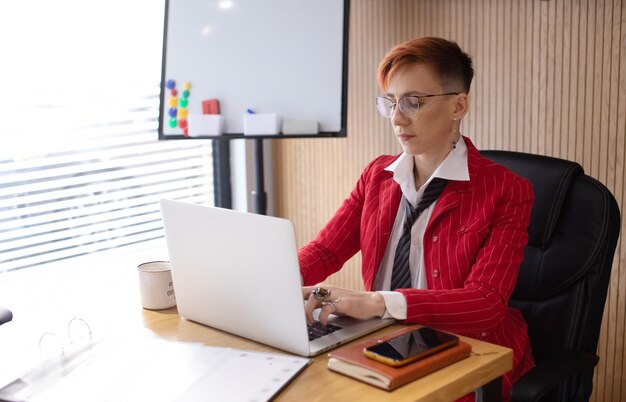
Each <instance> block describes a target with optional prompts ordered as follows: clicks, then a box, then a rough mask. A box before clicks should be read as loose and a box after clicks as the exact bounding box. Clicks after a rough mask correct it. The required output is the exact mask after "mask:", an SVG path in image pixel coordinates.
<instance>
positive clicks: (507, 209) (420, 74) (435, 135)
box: [299, 38, 534, 399]
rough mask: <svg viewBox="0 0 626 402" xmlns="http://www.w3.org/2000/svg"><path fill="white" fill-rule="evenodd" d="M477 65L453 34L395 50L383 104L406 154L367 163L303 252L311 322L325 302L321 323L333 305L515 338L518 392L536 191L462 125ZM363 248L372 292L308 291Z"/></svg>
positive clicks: (352, 312) (510, 379)
mask: <svg viewBox="0 0 626 402" xmlns="http://www.w3.org/2000/svg"><path fill="white" fill-rule="evenodd" d="M473 74H474V72H473V67H472V60H471V58H470V57H469V56H468V55H467V54H465V53H464V52H463V51H462V50H461V49H460V48H459V47H458V45H457V44H456V43H454V42H449V41H447V40H444V39H440V38H419V39H415V40H411V41H408V42H405V43H402V44H400V45H398V46H396V47H394V48H393V49H391V50H390V51H389V53H388V54H387V55H386V56H385V57H384V58H383V60H382V61H381V63H380V66H379V77H378V79H379V85H380V87H381V89H382V90H383V92H384V95H382V96H379V97H377V99H376V104H377V107H378V110H379V112H380V113H381V115H382V116H383V117H385V118H389V119H390V120H391V126H392V128H393V132H394V134H395V136H396V138H397V139H398V142H399V143H400V145H401V147H402V150H403V152H402V154H400V155H396V156H389V155H383V156H380V157H378V158H377V159H375V160H373V161H372V162H371V163H370V164H369V165H368V166H367V167H366V168H365V170H364V171H363V173H362V174H361V177H360V179H359V181H358V182H357V184H356V187H355V188H354V190H352V192H351V194H350V196H349V197H348V198H347V199H346V200H345V201H344V202H343V204H342V205H341V207H340V208H339V210H338V211H337V212H336V214H335V215H334V216H333V217H332V219H331V220H330V221H329V222H328V223H327V224H326V226H325V227H324V228H323V229H322V230H321V231H320V233H319V234H318V235H317V236H316V238H315V239H314V240H313V241H311V242H310V243H309V244H307V245H306V246H304V247H303V248H302V249H301V250H300V251H299V260H300V266H301V273H302V277H303V282H304V285H305V287H304V288H303V294H304V298H305V299H307V303H306V313H307V320H308V321H309V322H312V321H313V317H312V312H313V310H315V309H318V308H321V311H320V317H319V319H320V321H321V322H322V324H326V323H327V319H328V315H329V314H331V313H334V314H342V315H348V316H353V317H356V318H369V317H393V318H396V319H398V320H402V322H403V323H407V324H412V323H417V324H422V325H426V326H431V327H434V328H438V329H441V330H445V331H449V332H453V333H456V334H460V335H465V336H468V337H472V338H476V339H481V340H484V341H487V342H492V343H496V344H499V345H503V346H507V347H509V348H511V349H513V351H514V362H513V370H512V371H510V372H508V373H507V374H506V375H505V376H504V379H503V395H504V396H505V398H506V399H508V395H509V393H510V390H511V385H512V384H513V383H514V382H515V381H516V380H517V379H518V378H520V377H521V376H522V375H523V374H524V373H525V372H526V371H528V370H529V369H530V368H532V367H533V365H534V362H533V359H532V355H531V350H530V343H529V339H528V334H527V327H526V323H525V321H524V318H523V317H522V315H521V313H520V312H519V311H518V310H516V309H513V308H510V307H508V306H507V304H508V301H509V297H510V296H511V293H512V291H513V289H514V287H515V283H516V281H517V275H518V272H519V267H520V264H521V262H522V258H523V255H524V247H525V246H526V243H527V241H528V233H527V228H528V224H529V221H530V211H531V207H532V204H533V193H532V188H531V186H530V184H529V183H528V181H526V180H525V179H523V178H521V177H518V176H516V175H515V174H513V173H512V172H511V171H509V170H507V169H506V168H504V167H502V166H500V165H497V164H495V163H493V162H491V161H489V160H487V159H485V158H483V157H481V155H480V154H479V152H478V151H477V150H476V148H475V147H474V145H473V144H472V142H471V141H470V140H469V138H467V137H464V136H461V134H460V133H459V127H460V122H461V119H462V118H463V117H464V116H465V115H466V113H467V110H468V93H469V90H470V85H471V81H472V78H473ZM420 201H421V202H420ZM358 251H361V253H362V276H363V282H364V284H365V289H366V291H363V292H353V291H350V290H347V289H341V288H337V287H332V286H323V288H325V289H328V290H330V295H321V296H320V294H319V292H317V293H314V294H313V296H316V297H309V296H310V295H311V293H312V292H314V289H316V288H317V286H311V285H315V284H318V283H320V282H322V281H324V280H325V279H326V278H327V277H328V276H330V275H331V274H333V273H335V272H337V271H338V270H340V269H341V267H342V266H343V264H344V263H345V262H346V261H347V260H348V259H349V258H351V257H352V256H353V255H354V254H355V253H357V252H358ZM323 296H326V297H323Z"/></svg>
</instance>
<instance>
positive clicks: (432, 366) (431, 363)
mask: <svg viewBox="0 0 626 402" xmlns="http://www.w3.org/2000/svg"><path fill="white" fill-rule="evenodd" d="M416 328H418V327H415V326H411V327H407V328H402V329H400V330H398V331H394V332H392V333H389V334H387V335H385V336H384V337H381V338H375V339H369V340H367V341H364V342H360V343H357V344H355V345H350V346H346V347H343V348H341V349H337V350H334V351H332V352H330V353H329V354H328V356H329V360H328V368H329V369H331V370H332V371H336V372H338V373H341V374H344V375H346V376H348V377H352V378H355V379H357V380H360V381H363V382H365V383H367V384H370V385H373V386H375V387H378V388H382V389H385V390H387V391H391V390H394V389H396V388H398V387H401V386H402V385H405V384H407V383H409V382H411V381H414V380H417V379H418V378H420V377H423V376H425V375H426V374H429V373H432V372H433V371H437V370H439V369H441V368H444V367H446V366H449V365H450V364H452V363H454V362H457V361H459V360H462V359H464V358H466V357H468V356H469V355H470V353H471V351H472V347H471V346H470V345H468V344H467V343H465V342H463V341H459V343H458V344H456V345H455V346H452V347H450V348H448V349H444V350H442V351H440V352H437V353H435V354H433V355H430V356H427V357H424V358H423V359H420V360H417V361H414V362H412V363H409V364H407V365H405V366H401V367H392V366H389V365H387V364H384V363H380V362H378V361H376V360H374V359H370V358H369V357H367V356H365V355H364V354H363V349H364V348H366V347H368V346H372V345H375V344H376V343H378V342H379V341H381V340H382V341H386V340H388V339H391V338H393V337H396V336H399V335H402V334H404V333H407V332H411V331H413V330H415V329H416Z"/></svg>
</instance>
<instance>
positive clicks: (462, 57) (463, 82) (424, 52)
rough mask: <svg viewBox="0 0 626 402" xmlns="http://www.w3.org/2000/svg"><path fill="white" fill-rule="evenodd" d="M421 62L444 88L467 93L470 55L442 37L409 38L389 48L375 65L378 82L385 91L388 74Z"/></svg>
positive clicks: (471, 70)
mask: <svg viewBox="0 0 626 402" xmlns="http://www.w3.org/2000/svg"><path fill="white" fill-rule="evenodd" d="M410 63H423V64H427V65H429V66H430V67H432V68H433V69H434V70H435V72H436V73H437V75H438V76H439V81H440V83H441V86H442V87H443V88H444V90H445V91H451V92H452V91H454V92H465V93H469V90H470V85H471V84H472V78H473V77H474V68H473V67H472V58H471V57H470V56H469V55H468V54H467V53H465V52H463V51H462V50H461V48H460V47H459V45H457V44H456V42H452V41H449V40H446V39H442V38H435V37H424V38H417V39H412V40H410V41H407V42H404V43H401V44H399V45H396V46H395V47H393V48H392V49H391V50H390V51H389V52H388V53H387V54H386V55H385V57H384V58H383V59H382V61H381V62H380V65H379V66H378V85H380V88H381V89H383V90H387V88H388V86H389V79H390V77H391V76H392V75H393V74H394V73H395V72H396V71H397V70H398V69H399V68H400V67H402V66H405V65H407V64H410Z"/></svg>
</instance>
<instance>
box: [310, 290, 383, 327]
mask: <svg viewBox="0 0 626 402" xmlns="http://www.w3.org/2000/svg"><path fill="white" fill-rule="evenodd" d="M316 289H320V290H319V291H317V292H316ZM327 292H329V293H327ZM326 293H327V294H326ZM302 295H303V297H304V299H305V300H306V304H305V306H304V311H305V314H306V321H307V323H308V324H309V325H311V324H313V321H315V320H314V319H313V311H314V310H316V309H318V308H319V309H321V311H320V315H319V320H320V322H321V323H322V325H326V324H328V316H329V315H330V314H335V315H345V316H349V317H354V318H359V319H367V318H372V317H382V316H383V314H384V313H385V300H384V299H383V297H382V296H381V295H380V294H379V293H376V292H355V291H352V290H348V289H343V288H339V287H336V286H324V285H319V286H305V287H303V288H302ZM324 296H325V297H324Z"/></svg>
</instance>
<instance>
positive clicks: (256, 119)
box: [243, 113, 280, 135]
mask: <svg viewBox="0 0 626 402" xmlns="http://www.w3.org/2000/svg"><path fill="white" fill-rule="evenodd" d="M279 127H280V119H279V118H278V115H277V114H276V113H254V114H252V113H248V114H244V115H243V133H244V134H245V135H276V134H279V133H280V131H279Z"/></svg>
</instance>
